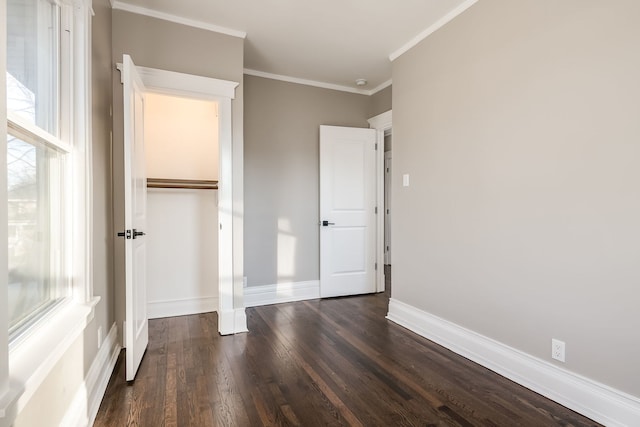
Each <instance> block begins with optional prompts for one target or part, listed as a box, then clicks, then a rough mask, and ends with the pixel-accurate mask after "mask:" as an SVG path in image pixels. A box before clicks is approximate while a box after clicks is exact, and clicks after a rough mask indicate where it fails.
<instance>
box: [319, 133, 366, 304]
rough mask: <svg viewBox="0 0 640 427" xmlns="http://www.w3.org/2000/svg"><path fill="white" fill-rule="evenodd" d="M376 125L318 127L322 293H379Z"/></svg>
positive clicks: (327, 295) (323, 295)
mask: <svg viewBox="0 0 640 427" xmlns="http://www.w3.org/2000/svg"><path fill="white" fill-rule="evenodd" d="M375 142H376V133H375V131H374V130H373V129H360V128H346V127H336V126H320V215H321V218H320V219H321V224H322V221H326V225H321V227H320V228H321V230H320V295H321V296H322V297H332V296H339V295H355V294H362V293H370V292H375V290H376V287H375V256H376V255H375V254H376V252H375V242H376V239H375V237H376V235H375V233H376V229H375V226H376V222H375V218H376V213H375V209H376V206H375V187H376V171H375Z"/></svg>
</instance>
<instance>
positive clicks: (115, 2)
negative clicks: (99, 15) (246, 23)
mask: <svg viewBox="0 0 640 427" xmlns="http://www.w3.org/2000/svg"><path fill="white" fill-rule="evenodd" d="M110 1H111V8H112V9H115V10H123V11H125V12H131V13H136V14H138V15H144V16H149V17H151V18H156V19H162V20H164V21H169V22H174V23H176V24H182V25H187V26H189V27H194V28H200V29H201V30H207V31H212V32H214V33H220V34H226V35H228V36H232V37H238V38H241V39H244V38H246V37H247V33H246V32H244V31H239V30H234V29H233V28H226V27H221V26H219V25H213V24H209V23H207V22H202V21H197V20H195V19H189V18H183V17H182V16H177V15H172V14H170V13H164V12H158V11H157V10H152V9H147V8H146V7H140V6H134V5H131V4H128V3H125V2H122V1H119V0H110Z"/></svg>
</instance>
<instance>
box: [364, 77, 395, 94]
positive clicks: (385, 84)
mask: <svg viewBox="0 0 640 427" xmlns="http://www.w3.org/2000/svg"><path fill="white" fill-rule="evenodd" d="M392 84H393V80H392V79H389V80H387V81H386V82H382V83H380V84H379V85H378V86H376V87H374V88H373V89H371V90H370V91H369V95H375V94H376V93H378V92H380V91H381V90H383V89H386V88H388V87H389V86H391V85H392Z"/></svg>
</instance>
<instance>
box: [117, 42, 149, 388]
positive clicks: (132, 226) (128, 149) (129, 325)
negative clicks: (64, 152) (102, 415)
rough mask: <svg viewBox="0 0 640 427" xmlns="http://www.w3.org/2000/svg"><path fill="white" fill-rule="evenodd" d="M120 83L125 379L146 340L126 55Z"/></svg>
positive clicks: (134, 129) (136, 151)
mask: <svg viewBox="0 0 640 427" xmlns="http://www.w3.org/2000/svg"><path fill="white" fill-rule="evenodd" d="M122 64H123V72H122V77H123V85H124V92H123V93H124V183H125V191H124V193H125V231H124V237H125V274H126V284H125V287H126V295H125V296H126V303H125V305H126V313H125V328H124V329H125V345H126V348H127V351H126V377H127V381H131V380H133V379H134V378H135V375H136V372H137V371H138V367H139V366H140V362H142V356H143V355H144V352H145V350H146V349H147V344H148V343H149V325H148V318H147V296H146V271H147V268H146V257H147V248H146V242H145V238H144V230H145V229H146V219H147V179H146V174H145V158H144V102H145V101H144V85H143V83H142V80H141V79H140V76H139V75H138V73H137V71H136V67H135V64H134V63H133V61H132V60H131V57H130V56H129V55H124V56H123V58H122Z"/></svg>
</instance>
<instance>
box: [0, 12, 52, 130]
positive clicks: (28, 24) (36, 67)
mask: <svg viewBox="0 0 640 427" xmlns="http://www.w3.org/2000/svg"><path fill="white" fill-rule="evenodd" d="M59 34H60V8H59V7H58V6H56V5H55V4H53V3H51V2H48V1H46V0H7V108H8V109H9V110H10V111H12V112H14V113H16V114H18V115H20V116H21V117H22V118H23V119H26V120H27V121H28V122H29V123H32V124H35V125H37V126H38V127H40V128H42V129H44V130H46V131H47V132H49V133H51V134H52V135H55V136H58V127H59V124H58V110H59V96H58V92H59V86H60V85H59V71H58V70H59V62H60V61H59V46H60V36H59Z"/></svg>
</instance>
